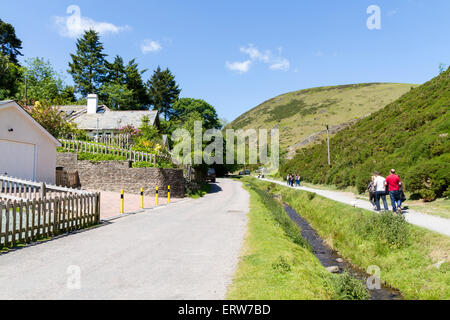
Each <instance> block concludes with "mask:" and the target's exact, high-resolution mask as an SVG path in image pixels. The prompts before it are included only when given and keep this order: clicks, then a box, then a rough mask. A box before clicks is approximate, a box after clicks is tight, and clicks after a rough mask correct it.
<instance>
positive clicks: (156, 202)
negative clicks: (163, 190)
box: [155, 187, 158, 205]
mask: <svg viewBox="0 0 450 320" xmlns="http://www.w3.org/2000/svg"><path fill="white" fill-rule="evenodd" d="M155 204H156V205H158V187H156V201H155Z"/></svg>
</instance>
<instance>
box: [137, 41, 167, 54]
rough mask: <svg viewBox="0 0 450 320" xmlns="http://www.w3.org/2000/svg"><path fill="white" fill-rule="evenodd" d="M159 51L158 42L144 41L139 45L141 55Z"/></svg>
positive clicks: (159, 44) (160, 46)
mask: <svg viewBox="0 0 450 320" xmlns="http://www.w3.org/2000/svg"><path fill="white" fill-rule="evenodd" d="M161 49H162V45H161V43H159V41H154V40H150V39H146V40H144V41H143V42H142V44H141V51H142V53H143V54H146V53H149V52H158V51H159V50H161Z"/></svg>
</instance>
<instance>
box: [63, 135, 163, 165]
mask: <svg viewBox="0 0 450 320" xmlns="http://www.w3.org/2000/svg"><path fill="white" fill-rule="evenodd" d="M59 141H60V142H61V145H62V147H63V148H64V149H66V150H70V151H74V152H85V153H92V154H110V155H115V156H121V157H124V158H125V159H127V160H131V161H134V162H136V161H145V162H150V163H153V164H155V165H156V157H157V155H156V154H152V153H146V152H142V151H135V150H131V149H124V148H118V147H115V146H111V145H103V144H98V143H95V142H88V141H77V140H68V139H60V140H59Z"/></svg>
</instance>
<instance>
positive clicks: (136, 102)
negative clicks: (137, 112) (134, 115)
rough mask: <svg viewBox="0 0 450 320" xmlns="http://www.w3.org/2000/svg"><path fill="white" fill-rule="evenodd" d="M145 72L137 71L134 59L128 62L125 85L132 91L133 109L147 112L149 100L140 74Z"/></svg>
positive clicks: (137, 67)
mask: <svg viewBox="0 0 450 320" xmlns="http://www.w3.org/2000/svg"><path fill="white" fill-rule="evenodd" d="M146 71H147V70H139V66H138V64H137V63H136V62H135V60H134V59H132V60H130V62H128V65H127V66H126V68H125V83H126V85H127V87H128V89H130V90H133V93H134V95H133V102H132V104H133V109H141V110H147V109H148V108H149V105H150V98H149V96H148V94H147V89H146V88H145V85H144V82H143V81H142V74H143V73H144V72H146Z"/></svg>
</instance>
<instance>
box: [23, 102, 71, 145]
mask: <svg viewBox="0 0 450 320" xmlns="http://www.w3.org/2000/svg"><path fill="white" fill-rule="evenodd" d="M28 112H29V113H30V115H31V116H32V117H33V118H34V119H35V120H36V121H37V122H38V123H39V124H40V125H41V126H43V127H44V128H45V130H47V131H48V132H49V133H50V134H51V135H52V136H54V137H56V138H58V137H63V136H67V135H68V134H71V133H72V132H73V131H74V130H75V129H76V127H75V126H74V125H72V124H70V123H69V122H67V121H66V119H65V117H64V114H63V113H61V112H60V111H59V110H58V108H56V107H52V106H51V105H49V104H48V103H46V102H43V103H41V102H39V101H37V102H36V103H35V104H34V106H33V107H32V108H29V109H28Z"/></svg>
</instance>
